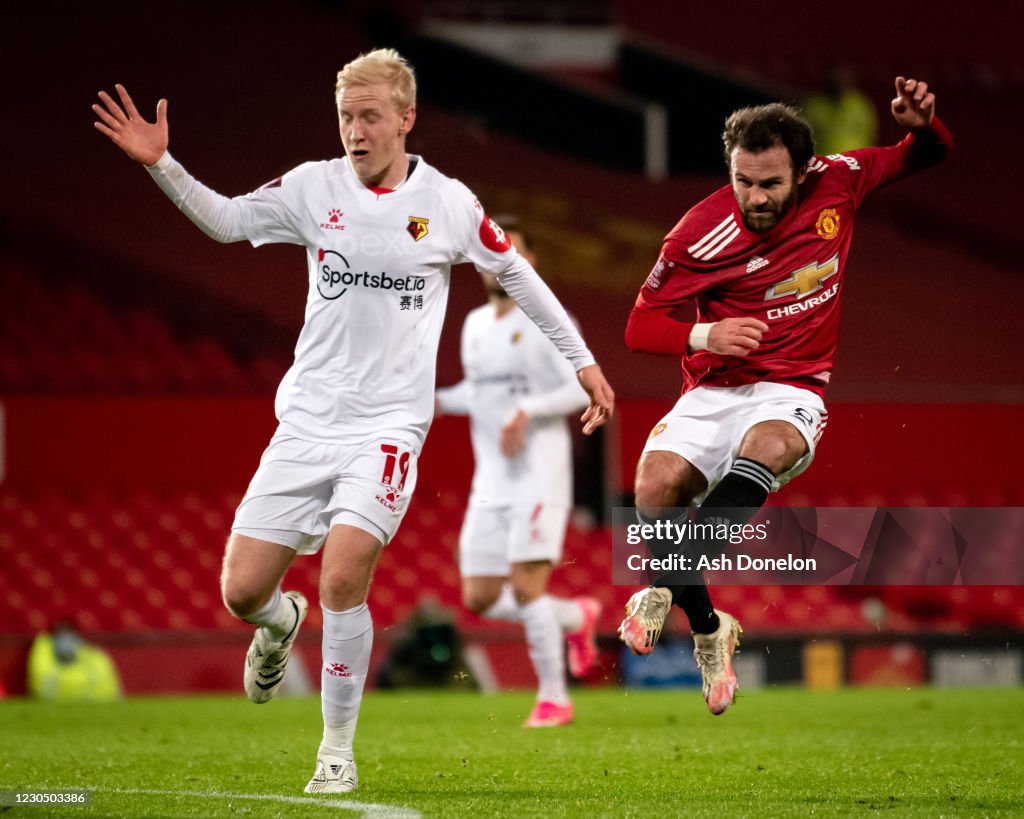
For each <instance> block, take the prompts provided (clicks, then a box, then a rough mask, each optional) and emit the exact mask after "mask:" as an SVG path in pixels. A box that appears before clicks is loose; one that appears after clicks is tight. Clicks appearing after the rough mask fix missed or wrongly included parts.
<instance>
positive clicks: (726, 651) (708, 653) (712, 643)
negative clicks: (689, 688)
mask: <svg viewBox="0 0 1024 819" xmlns="http://www.w3.org/2000/svg"><path fill="white" fill-rule="evenodd" d="M715 614H717V615H718V631H716V632H714V634H694V635H693V645H694V649H693V659H695V660H696V661H697V665H698V667H699V668H700V674H701V677H702V678H703V680H704V686H703V687H704V702H706V703H707V704H708V710H709V711H710V712H711V713H712V714H714V715H716V716H717V715H718V714H721V713H722V712H723V711H725V709H726V708H728V707H729V706H730V705H732V703H733V700H734V699H735V698H736V691H737V690H738V689H739V687H740V684H739V681H738V680H737V679H736V672H735V671H733V669H732V654H733V652H734V651H735V650H736V646H738V645H739V644H740V634H742V633H743V629H742V628H741V627H740V624H739V622H738V621H737V620H736V618H735V617H733V616H732V615H731V614H726V613H725V612H724V611H718V609H715Z"/></svg>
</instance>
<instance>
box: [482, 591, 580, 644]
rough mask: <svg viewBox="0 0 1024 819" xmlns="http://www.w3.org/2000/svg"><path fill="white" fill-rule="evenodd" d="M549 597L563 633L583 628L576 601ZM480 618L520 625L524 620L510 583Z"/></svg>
mask: <svg viewBox="0 0 1024 819" xmlns="http://www.w3.org/2000/svg"><path fill="white" fill-rule="evenodd" d="M548 597H550V598H551V605H552V606H553V608H554V612H555V619H556V620H557V621H558V624H559V625H560V626H561V627H562V631H564V632H565V633H566V634H569V633H570V632H573V631H579V630H580V629H581V628H583V609H581V608H580V606H579V604H578V603H577V602H576V601H575V600H569V599H567V598H565V597H553V596H551V595H548ZM480 616H481V617H484V618H486V619H487V620H505V621H507V622H509V623H518V622H519V621H520V620H521V619H522V618H521V617H520V615H519V603H518V602H516V596H515V593H514V592H513V591H512V587H511V586H510V585H509V584H508V583H506V584H505V585H504V586H502V587H501V594H499V595H498V599H497V600H495V601H494V602H493V603H491V605H490V608H488V609H487V610H486V611H482V612H480Z"/></svg>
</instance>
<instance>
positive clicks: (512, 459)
mask: <svg viewBox="0 0 1024 819" xmlns="http://www.w3.org/2000/svg"><path fill="white" fill-rule="evenodd" d="M499 221H500V222H501V225H502V227H503V228H504V229H505V233H506V234H507V235H508V237H509V238H510V239H511V241H512V244H513V246H514V247H515V248H516V250H518V251H519V253H520V254H521V255H522V256H524V257H525V258H526V259H527V260H528V261H529V262H530V264H535V261H534V257H533V254H532V252H531V251H530V247H529V244H528V242H527V239H526V236H525V234H524V233H523V231H522V229H521V228H520V227H519V225H518V223H517V221H516V220H515V219H514V217H505V216H503V217H501V218H500V219H499ZM480 276H481V278H482V279H483V284H484V289H485V291H486V292H487V304H485V305H483V306H481V307H477V308H476V309H475V310H473V311H472V312H470V314H469V315H468V316H466V321H465V324H464V325H463V327H462V343H461V348H462V369H463V372H464V373H465V378H464V379H463V380H462V381H460V382H459V383H458V384H456V385H455V386H453V387H447V388H443V389H440V390H438V391H437V408H438V411H439V412H443V413H446V414H452V415H468V416H469V417H470V432H471V436H472V440H473V459H474V461H475V470H474V472H473V488H472V492H471V493H470V498H469V507H468V509H467V510H466V519H465V521H464V522H463V525H462V533H461V535H460V536H459V572H460V574H461V575H462V600H463V603H464V605H465V606H466V607H467V608H469V609H471V610H472V611H474V612H476V613H477V614H480V615H482V616H483V617H486V618H488V619H491V620H508V621H511V622H515V623H522V624H523V630H524V631H525V633H526V643H527V646H528V647H529V654H530V661H531V662H532V663H533V668H534V671H535V672H536V674H537V683H538V686H537V702H536V705H535V706H534V708H533V711H532V712H531V713H530V715H529V717H528V718H527V720H526V722H525V723H524V724H525V725H526V727H529V728H542V727H552V726H558V725H568V724H569V723H571V722H572V720H573V708H572V702H571V701H570V700H569V692H568V689H567V687H566V681H565V654H564V653H563V649H562V639H563V635H564V636H565V637H566V638H567V639H568V643H569V669H570V670H571V671H572V673H573V674H574V675H575V676H577V677H580V676H583V674H585V673H586V672H587V670H588V669H589V668H590V666H591V665H592V664H593V662H594V660H595V658H596V655H597V647H596V645H595V630H596V626H597V618H598V616H599V614H600V611H601V607H600V604H599V603H598V602H597V600H595V599H594V598H592V597H577V598H575V599H573V600H566V599H564V598H558V597H552V596H551V595H549V594H547V586H548V579H549V578H550V577H551V571H552V568H553V567H554V566H555V565H557V564H558V562H559V561H560V560H561V558H562V544H563V541H564V539H565V528H566V526H567V525H568V522H569V512H570V509H571V507H572V440H571V439H570V437H569V426H568V424H566V421H565V416H566V415H567V414H568V413H570V412H576V411H578V410H580V409H582V408H583V407H585V406H586V404H587V395H586V393H584V392H583V390H582V389H581V388H580V385H579V383H578V382H577V380H576V377H575V374H574V373H573V370H572V366H571V365H570V364H569V362H568V361H566V360H565V359H564V358H563V357H562V356H561V355H560V354H559V352H558V350H557V349H556V348H555V346H554V345H553V344H552V343H551V341H550V340H549V339H548V338H547V337H546V336H545V335H544V334H543V333H542V332H541V331H540V330H539V329H538V328H537V326H536V325H535V324H534V323H533V322H532V321H530V319H529V318H528V317H527V316H526V315H524V314H523V312H522V311H521V310H520V309H519V308H517V307H516V304H515V302H514V301H512V299H511V298H509V295H508V294H507V293H506V292H505V290H504V289H503V288H502V286H501V283H500V282H499V281H498V280H497V279H496V278H495V277H494V276H492V275H490V274H489V273H485V272H481V273H480Z"/></svg>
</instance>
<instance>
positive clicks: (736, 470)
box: [668, 458, 775, 634]
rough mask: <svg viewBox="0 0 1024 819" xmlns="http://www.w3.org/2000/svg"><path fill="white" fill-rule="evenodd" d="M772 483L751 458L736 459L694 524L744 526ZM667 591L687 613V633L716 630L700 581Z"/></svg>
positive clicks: (715, 617) (766, 471)
mask: <svg viewBox="0 0 1024 819" xmlns="http://www.w3.org/2000/svg"><path fill="white" fill-rule="evenodd" d="M774 480H775V475H774V474H772V471H771V470H770V469H768V467H766V466H765V465H764V464H762V463H758V462H757V461H755V460H752V459H750V458H737V459H736V462H735V463H734V464H733V465H732V469H730V470H729V472H728V473H727V474H726V476H725V477H724V478H722V480H720V481H719V482H718V485H717V486H716V487H715V488H714V489H713V490H711V492H709V493H708V496H707V497H706V498H705V499H704V503H702V504H701V505H700V508H699V509H698V510H697V516H696V520H695V521H694V523H695V524H701V523H715V524H719V523H724V524H726V525H727V526H733V525H737V524H744V523H746V522H747V521H749V520H750V519H751V518H752V517H753V516H754V515H755V514H756V513H757V510H758V509H760V508H761V507H762V506H764V502H765V501H766V500H767V499H768V493H769V492H770V491H771V488H772V483H773V482H774ZM698 577H700V575H699V573H698ZM668 588H669V589H670V590H671V591H672V601H673V602H674V603H675V604H676V605H677V606H679V608H681V609H682V610H683V611H684V612H685V613H686V617H687V619H688V620H689V621H690V631H692V632H694V633H695V634H712V633H713V632H715V631H717V630H718V626H719V622H718V615H717V614H715V607H714V605H713V604H712V603H711V596H710V595H709V594H708V589H707V586H705V585H704V583H703V578H700V581H699V582H698V583H692V584H687V585H671V586H669V587H668Z"/></svg>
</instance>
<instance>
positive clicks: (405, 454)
mask: <svg viewBox="0 0 1024 819" xmlns="http://www.w3.org/2000/svg"><path fill="white" fill-rule="evenodd" d="M418 456H419V451H418V449H417V448H415V447H412V446H410V445H409V444H408V443H405V442H404V441H400V440H397V439H395V438H390V437H382V438H376V439H374V440H372V441H367V442H364V443H360V444H358V445H339V444H320V443H312V442H310V441H303V440H301V439H299V438H295V437H293V436H291V435H288V434H285V433H282V432H281V431H278V432H277V433H275V435H274V437H273V438H272V439H271V441H270V445H269V446H268V447H267V449H266V451H265V452H264V453H263V457H262V458H261V459H260V465H259V468H258V469H257V470H256V474H255V475H253V478H252V481H251V482H250V484H249V489H248V490H247V491H246V493H245V497H244V498H242V502H241V504H239V506H238V511H236V512H235V522H234V524H233V525H232V527H231V530H232V531H234V532H238V533H240V534H244V535H249V536H251V537H257V538H260V539H262V540H269V541H271V542H273V543H280V544H281V545H282V546H287V547H289V548H291V549H295V551H297V552H298V553H299V554H312V553H314V552H317V551H319V549H320V547H321V546H322V545H323V542H324V540H325V539H326V538H327V534H328V532H330V530H331V527H332V526H337V525H339V524H347V525H349V526H355V527H356V528H359V529H362V530H363V531H365V532H369V533H370V534H371V535H373V536H374V537H376V538H377V539H378V540H380V541H381V543H384V544H386V543H387V542H388V541H389V540H391V538H392V537H393V536H394V534H395V532H396V531H398V525H399V524H400V523H401V522H402V518H403V517H404V516H405V512H406V509H408V507H409V499H410V498H411V497H412V492H413V489H414V488H415V487H416V461H417V458H418Z"/></svg>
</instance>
